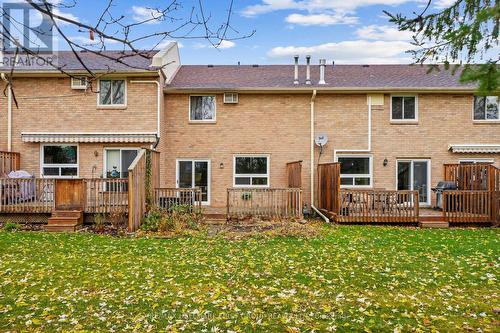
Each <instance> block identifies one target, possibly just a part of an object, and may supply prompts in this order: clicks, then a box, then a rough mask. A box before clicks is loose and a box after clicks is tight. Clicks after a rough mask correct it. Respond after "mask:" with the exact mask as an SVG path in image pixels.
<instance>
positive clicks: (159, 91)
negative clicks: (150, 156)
mask: <svg viewBox="0 0 500 333" xmlns="http://www.w3.org/2000/svg"><path fill="white" fill-rule="evenodd" d="M130 83H151V84H156V87H157V96H156V98H157V99H156V104H157V110H156V138H157V143H156V144H155V147H156V146H157V145H158V142H159V140H160V136H161V120H160V116H161V94H162V92H163V90H162V87H161V84H160V82H159V81H158V80H132V81H130Z"/></svg>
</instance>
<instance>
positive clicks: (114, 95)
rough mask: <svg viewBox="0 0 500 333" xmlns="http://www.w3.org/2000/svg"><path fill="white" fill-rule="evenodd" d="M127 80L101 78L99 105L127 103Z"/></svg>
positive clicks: (121, 104)
mask: <svg viewBox="0 0 500 333" xmlns="http://www.w3.org/2000/svg"><path fill="white" fill-rule="evenodd" d="M125 88H126V82H125V80H100V81H99V95H98V98H99V105H102V106H123V105H125V104H126V102H125V100H126V99H125V98H126V96H125V95H126V89H125Z"/></svg>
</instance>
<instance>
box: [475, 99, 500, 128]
mask: <svg viewBox="0 0 500 333" xmlns="http://www.w3.org/2000/svg"><path fill="white" fill-rule="evenodd" d="M476 97H492V96H476V95H474V96H473V97H472V121H473V122H476V123H500V112H498V118H497V119H476V118H474V115H475V111H476V110H475V106H476ZM498 104H499V107H500V96H498ZM485 112H486V110H485ZM485 116H486V113H485Z"/></svg>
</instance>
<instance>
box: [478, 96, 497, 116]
mask: <svg viewBox="0 0 500 333" xmlns="http://www.w3.org/2000/svg"><path fill="white" fill-rule="evenodd" d="M474 120H500V112H499V105H498V96H475V97H474Z"/></svg>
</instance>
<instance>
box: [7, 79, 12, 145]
mask: <svg viewBox="0 0 500 333" xmlns="http://www.w3.org/2000/svg"><path fill="white" fill-rule="evenodd" d="M7 151H12V88H11V87H10V84H9V91H8V94H7Z"/></svg>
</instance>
